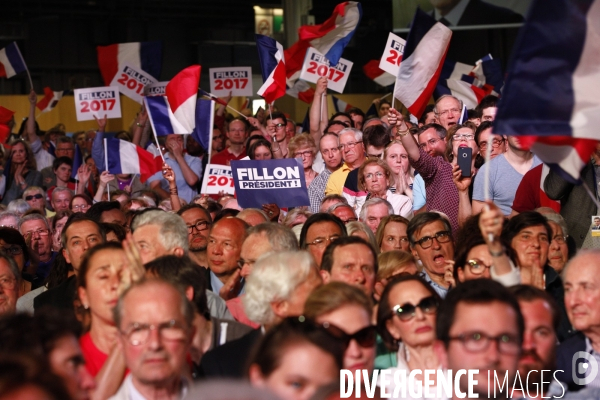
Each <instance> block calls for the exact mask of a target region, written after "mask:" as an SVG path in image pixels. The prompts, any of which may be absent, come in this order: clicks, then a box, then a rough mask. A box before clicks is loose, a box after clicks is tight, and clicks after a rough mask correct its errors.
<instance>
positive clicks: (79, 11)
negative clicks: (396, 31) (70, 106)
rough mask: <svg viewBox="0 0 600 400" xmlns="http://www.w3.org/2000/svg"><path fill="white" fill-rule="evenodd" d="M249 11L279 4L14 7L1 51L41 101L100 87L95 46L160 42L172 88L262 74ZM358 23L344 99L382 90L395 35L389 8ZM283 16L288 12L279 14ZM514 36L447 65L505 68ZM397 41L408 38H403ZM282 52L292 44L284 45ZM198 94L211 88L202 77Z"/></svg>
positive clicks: (138, 2) (41, 3)
mask: <svg viewBox="0 0 600 400" xmlns="http://www.w3.org/2000/svg"><path fill="white" fill-rule="evenodd" d="M339 2H340V1H339V0H313V9H312V11H311V14H312V15H314V16H315V22H316V23H317V24H319V23H322V22H323V21H324V20H325V19H327V18H328V17H329V16H330V15H331V13H332V11H333V8H334V7H335V5H336V4H338V3H339ZM254 5H259V6H261V7H266V8H279V7H281V4H280V3H277V2H274V3H273V2H271V3H260V2H259V3H257V2H254V1H247V0H216V1H213V0H211V1H207V0H168V1H167V0H118V1H117V0H87V1H86V0H13V1H4V2H3V6H2V9H3V10H2V11H3V12H2V14H1V15H0V48H2V47H4V46H6V45H7V44H8V43H10V42H12V41H16V42H17V44H18V45H19V48H20V50H21V52H22V54H23V58H24V59H25V62H26V64H27V66H28V68H29V70H30V72H31V76H32V79H33V82H34V87H35V89H36V91H37V92H38V93H41V92H42V89H43V87H44V86H50V87H51V88H52V89H53V90H73V89H76V88H82V87H94V86H104V83H103V81H102V78H101V76H100V71H99V69H98V64H97V59H96V46H100V45H108V44H113V43H124V42H143V41H154V40H157V41H161V42H162V43H163V66H162V73H161V76H160V77H157V78H159V80H161V81H164V80H169V79H171V78H172V77H173V76H174V75H175V74H176V73H177V72H179V71H180V70H181V69H183V68H185V67H187V66H189V65H191V64H195V63H199V64H201V65H202V68H203V69H204V71H207V69H208V68H211V67H223V66H229V65H238V66H251V67H252V68H253V72H254V73H255V74H259V73H260V66H259V65H258V55H257V52H256V47H255V46H254V44H253V43H254V9H253V6H254ZM362 7H363V19H362V21H361V23H360V26H359V28H358V30H357V32H356V34H355V35H354V38H353V40H352V41H351V42H350V44H349V45H348V47H347V48H346V50H345V51H344V55H343V57H344V58H346V59H349V60H351V61H353V62H354V68H353V71H352V74H351V77H350V79H349V81H348V84H347V86H346V90H345V92H346V93H373V92H378V91H379V92H381V91H384V90H385V89H384V88H381V87H380V86H378V85H376V84H375V83H374V82H372V81H370V80H369V79H368V78H366V76H365V75H364V74H363V72H362V66H363V65H364V64H366V63H367V62H368V61H369V60H372V59H379V58H381V55H382V53H383V48H384V46H385V43H386V40H387V36H388V33H389V32H390V31H391V30H392V4H391V1H390V0H364V1H362ZM284 12H285V11H284ZM517 31H518V29H514V28H513V29H490V30H475V31H461V32H455V33H454V35H453V39H452V43H451V47H450V50H449V53H448V57H447V58H448V59H451V60H455V61H461V62H464V63H467V64H473V63H474V62H475V61H476V60H478V59H479V58H481V57H483V56H484V55H485V54H487V53H491V54H492V55H493V56H494V57H496V58H500V59H501V60H502V62H503V64H504V66H506V63H507V61H508V57H509V55H510V51H511V49H512V46H513V44H514V41H515V38H516V34H517ZM400 36H403V37H406V34H401V35H400ZM282 44H283V46H284V48H287V47H289V45H291V43H282ZM201 86H202V87H207V86H208V77H207V74H202V82H201ZM28 91H29V83H28V80H27V76H26V74H21V75H19V76H16V77H14V78H11V79H0V94H26V93H28Z"/></svg>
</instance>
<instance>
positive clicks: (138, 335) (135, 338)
mask: <svg viewBox="0 0 600 400" xmlns="http://www.w3.org/2000/svg"><path fill="white" fill-rule="evenodd" d="M153 330H156V331H158V334H159V335H160V337H161V338H162V339H164V340H173V341H176V340H184V339H185V338H186V335H187V329H186V328H185V327H184V326H183V325H182V324H181V323H179V322H177V321H175V320H174V319H172V320H170V321H167V322H163V323H160V324H157V325H154V324H140V323H137V322H136V323H134V324H133V325H132V326H131V327H129V328H128V329H127V331H125V332H123V331H122V332H121V333H122V334H123V335H125V336H126V337H127V340H128V341H129V343H130V344H131V345H132V346H140V345H142V344H144V343H146V342H147V341H148V338H149V337H150V332H151V331H153Z"/></svg>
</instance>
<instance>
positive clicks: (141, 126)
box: [135, 122, 144, 128]
mask: <svg viewBox="0 0 600 400" xmlns="http://www.w3.org/2000/svg"><path fill="white" fill-rule="evenodd" d="M135 124H136V125H137V126H139V127H140V128H143V127H144V125H142V124H140V123H139V122H136V123H135Z"/></svg>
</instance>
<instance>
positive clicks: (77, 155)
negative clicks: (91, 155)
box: [71, 144, 83, 179]
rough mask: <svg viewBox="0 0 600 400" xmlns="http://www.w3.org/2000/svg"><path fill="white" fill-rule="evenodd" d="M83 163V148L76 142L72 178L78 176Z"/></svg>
mask: <svg viewBox="0 0 600 400" xmlns="http://www.w3.org/2000/svg"><path fill="white" fill-rule="evenodd" d="M81 164H83V157H82V155H81V150H80V149H79V146H78V145H77V144H76V145H75V157H73V170H72V171H71V178H73V179H75V177H77V170H79V167H81Z"/></svg>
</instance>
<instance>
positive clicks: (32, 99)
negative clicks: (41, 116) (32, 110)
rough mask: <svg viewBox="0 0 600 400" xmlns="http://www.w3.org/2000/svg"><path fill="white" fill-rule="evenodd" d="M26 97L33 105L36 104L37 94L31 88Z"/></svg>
mask: <svg viewBox="0 0 600 400" xmlns="http://www.w3.org/2000/svg"><path fill="white" fill-rule="evenodd" d="M27 99H29V103H30V104H32V105H34V106H35V105H36V104H37V94H35V91H34V90H33V89H31V92H29V95H28V96H27Z"/></svg>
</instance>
